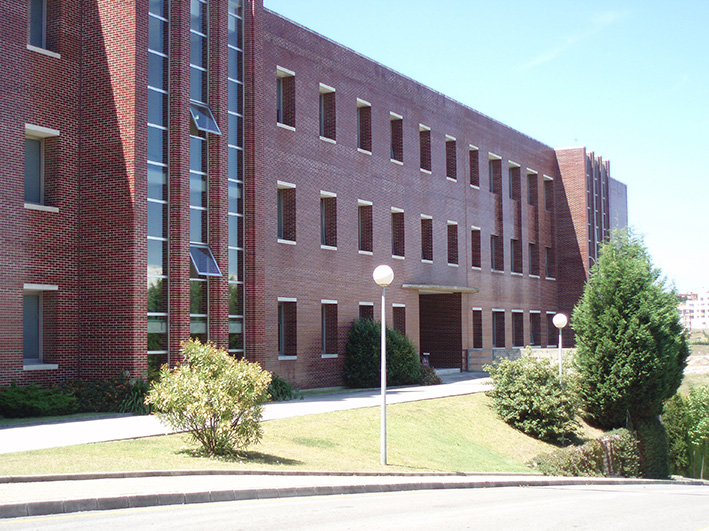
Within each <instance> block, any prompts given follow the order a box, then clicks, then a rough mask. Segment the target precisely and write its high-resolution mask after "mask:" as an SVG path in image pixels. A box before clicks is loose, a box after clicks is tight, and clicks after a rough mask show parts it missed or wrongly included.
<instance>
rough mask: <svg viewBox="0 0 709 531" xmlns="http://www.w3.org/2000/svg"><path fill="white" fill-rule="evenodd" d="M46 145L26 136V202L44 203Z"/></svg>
mask: <svg viewBox="0 0 709 531" xmlns="http://www.w3.org/2000/svg"><path fill="white" fill-rule="evenodd" d="M43 167H44V145H43V143H42V141H41V140H39V139H36V138H25V203H35V204H38V205H41V204H43V203H44V171H43Z"/></svg>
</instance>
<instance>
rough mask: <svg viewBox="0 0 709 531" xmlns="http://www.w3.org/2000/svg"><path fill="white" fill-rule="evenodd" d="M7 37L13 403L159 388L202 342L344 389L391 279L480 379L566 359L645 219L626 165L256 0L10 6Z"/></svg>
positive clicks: (426, 331) (421, 343)
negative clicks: (564, 319)
mask: <svg viewBox="0 0 709 531" xmlns="http://www.w3.org/2000/svg"><path fill="white" fill-rule="evenodd" d="M0 35H2V41H1V42H2V44H1V45H0V73H1V74H2V75H0V94H2V99H0V117H1V119H0V128H2V131H3V133H4V138H5V142H3V143H2V144H1V145H0V156H1V157H2V158H3V160H4V161H5V164H4V165H3V167H2V169H0V172H2V178H3V182H4V183H5V186H3V189H2V191H0V199H1V201H0V205H1V208H2V216H1V217H0V275H1V276H0V385H6V384H8V383H10V382H12V381H18V382H19V383H32V382H39V383H47V382H51V381H57V380H62V379H66V378H70V377H92V376H100V375H113V374H116V373H117V372H120V371H129V372H130V373H132V374H134V375H139V374H141V373H143V372H145V371H146V369H147V367H148V364H149V363H151V364H159V363H163V362H170V363H174V362H175V361H177V360H178V359H179V345H180V342H181V341H183V340H185V339H187V338H188V337H190V336H196V337H200V338H202V339H203V340H207V339H209V340H212V341H214V342H216V343H217V344H218V345H220V346H223V347H225V348H228V349H229V350H230V352H232V353H233V354H234V355H236V356H246V357H247V358H248V359H251V360H255V361H259V362H260V363H262V364H263V365H264V366H265V367H266V368H267V369H270V370H273V371H275V372H277V373H278V374H280V375H281V376H283V377H284V378H286V379H287V380H288V381H290V382H292V383H293V384H294V385H295V386H297V387H322V386H330V385H336V384H339V383H340V382H341V380H340V372H341V367H342V363H343V358H344V346H345V342H346V337H347V332H348V329H349V326H350V324H351V323H352V321H353V320H354V319H356V318H358V317H359V316H372V317H375V318H378V316H379V313H380V308H379V307H378V304H377V301H379V297H380V289H379V288H378V287H377V286H376V285H375V284H374V282H373V281H372V278H371V273H372V271H373V269H374V268H375V267H376V266H377V265H379V264H381V263H387V264H389V265H390V266H391V267H392V268H393V270H394V273H395V280H394V283H393V284H392V286H391V287H390V288H388V289H387V304H388V307H387V309H386V311H387V322H388V323H393V326H394V327H396V328H398V329H400V330H402V331H404V332H406V333H407V334H408V335H409V336H410V337H411V339H412V340H413V341H414V342H415V343H416V345H417V347H418V348H419V350H420V351H421V352H426V353H429V354H430V360H431V363H432V365H434V366H436V367H440V368H444V367H456V368H462V369H464V370H465V369H467V368H470V367H472V366H473V364H474V363H477V362H479V361H480V359H485V358H486V357H487V358H489V357H490V355H491V353H492V352H493V350H494V349H498V350H499V351H500V352H505V351H508V350H510V349H515V348H519V347H522V346H524V345H532V346H539V347H546V346H550V345H555V344H556V331H555V329H553V328H552V325H551V324H550V321H551V316H553V314H554V313H556V312H557V311H565V312H569V311H570V310H571V308H572V307H573V305H574V303H575V302H576V300H577V299H578V296H579V295H580V293H581V290H582V288H583V283H584V282H585V280H586V277H587V275H588V270H589V267H590V264H591V263H592V262H593V260H594V259H595V257H596V254H597V249H598V244H599V243H600V242H601V241H602V240H603V238H605V237H606V236H607V234H608V230H609V229H611V228H613V227H614V226H616V225H618V226H622V225H625V224H626V223H627V208H626V204H627V200H626V189H625V186H624V185H622V184H621V183H618V182H617V181H614V180H613V179H611V178H610V170H609V165H608V162H607V161H603V160H602V159H601V158H600V157H597V156H596V155H594V154H593V153H588V152H587V151H586V150H585V149H584V148H571V149H562V150H554V149H553V148H551V147H549V146H546V145H544V144H542V143H540V142H538V141H536V140H534V139H532V138H530V137H528V136H525V135H523V134H521V133H519V132H517V131H515V130H513V129H511V128H509V127H507V126H505V125H503V124H501V123H499V122H497V121H495V120H494V119H492V118H489V117H487V116H484V115H482V114H480V113H478V112H476V111H474V110H472V109H470V108H468V107H466V106H464V105H461V104H460V103H457V102H455V101H453V100H451V99H450V98H447V97H446V96H445V95H443V94H440V93H438V92H435V91H433V90H431V89H429V88H427V87H425V86H422V85H421V84H419V83H416V82H415V81H413V80H411V79H409V78H406V77H405V76H402V75H400V74H398V73H396V72H394V71H392V70H390V69H388V68H386V67H385V66H382V65H380V64H378V63H376V62H373V61H371V60H369V59H367V58H365V57H363V56H361V55H359V54H357V53H356V52H354V51H352V50H349V49H347V48H345V47H343V46H341V45H339V44H337V43H334V42H332V41H330V40H328V39H326V38H324V37H322V36H320V35H318V34H316V33H314V32H311V31H310V30H308V29H306V28H303V27H302V26H299V25H297V24H294V23H292V22H290V21H288V20H286V19H284V18H283V17H281V16H279V15H278V14H276V13H273V12H271V11H269V10H267V9H265V8H264V7H263V5H262V0H244V2H243V5H242V1H241V0H209V1H207V0H191V1H188V0H150V1H149V2H148V1H139V2H113V1H110V0H92V1H91V2H89V1H86V0H9V1H8V2H4V3H2V5H0ZM23 141H24V144H23ZM23 173H24V180H23V178H22V175H23ZM569 339H571V337H569Z"/></svg>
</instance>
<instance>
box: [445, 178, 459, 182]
mask: <svg viewBox="0 0 709 531" xmlns="http://www.w3.org/2000/svg"><path fill="white" fill-rule="evenodd" d="M446 181H450V182H452V183H457V182H458V179H454V178H453V177H446Z"/></svg>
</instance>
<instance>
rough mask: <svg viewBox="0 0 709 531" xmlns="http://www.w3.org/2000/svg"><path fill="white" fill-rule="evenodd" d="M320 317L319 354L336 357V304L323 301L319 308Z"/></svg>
mask: <svg viewBox="0 0 709 531" xmlns="http://www.w3.org/2000/svg"><path fill="white" fill-rule="evenodd" d="M320 316H321V347H322V348H321V354H322V355H323V356H337V353H338V341H337V302H336V301H323V302H322V304H321V306H320Z"/></svg>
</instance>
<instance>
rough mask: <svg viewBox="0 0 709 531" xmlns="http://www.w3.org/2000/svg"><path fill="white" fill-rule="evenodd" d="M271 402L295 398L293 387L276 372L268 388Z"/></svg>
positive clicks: (272, 375) (273, 373)
mask: <svg viewBox="0 0 709 531" xmlns="http://www.w3.org/2000/svg"><path fill="white" fill-rule="evenodd" d="M268 394H269V395H270V396H271V400H274V401H285V400H291V399H292V398H293V387H291V384H289V383H288V382H286V381H285V380H284V379H283V378H281V377H280V376H278V375H277V374H276V373H275V372H272V373H271V383H270V384H269V386H268Z"/></svg>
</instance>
